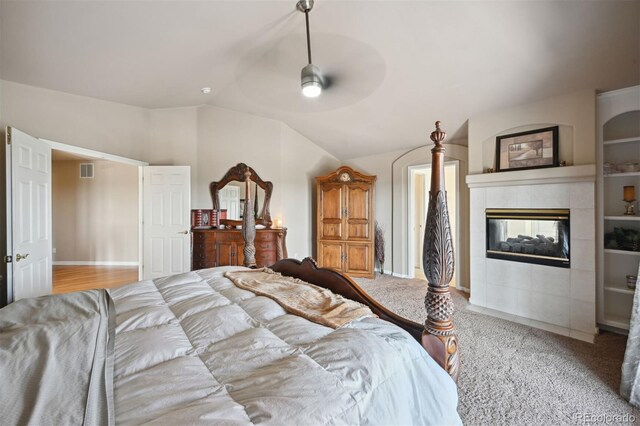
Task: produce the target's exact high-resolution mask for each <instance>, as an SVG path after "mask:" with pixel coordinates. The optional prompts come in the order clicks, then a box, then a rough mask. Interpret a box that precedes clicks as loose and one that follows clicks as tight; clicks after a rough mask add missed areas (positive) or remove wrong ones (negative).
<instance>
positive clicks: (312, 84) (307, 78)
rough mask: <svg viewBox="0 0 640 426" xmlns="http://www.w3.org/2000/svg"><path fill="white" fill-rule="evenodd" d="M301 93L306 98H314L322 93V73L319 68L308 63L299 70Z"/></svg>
mask: <svg viewBox="0 0 640 426" xmlns="http://www.w3.org/2000/svg"><path fill="white" fill-rule="evenodd" d="M301 85H302V94H303V95H304V96H306V97H307V98H315V97H317V96H320V93H322V74H320V68H318V67H317V66H315V65H313V64H309V65H307V66H306V67H304V68H302V72H301Z"/></svg>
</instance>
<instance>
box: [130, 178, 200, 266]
mask: <svg viewBox="0 0 640 426" xmlns="http://www.w3.org/2000/svg"><path fill="white" fill-rule="evenodd" d="M143 179H144V180H143V194H144V195H143V198H144V205H143V211H144V213H143V218H144V219H143V222H144V225H143V239H144V241H143V259H142V260H143V264H142V268H143V274H142V275H143V279H151V278H158V277H164V276H166V275H173V274H179V273H181V272H187V271H189V270H191V262H190V260H191V235H190V232H189V230H190V228H191V210H190V209H191V169H190V167H189V166H147V167H144V178H143Z"/></svg>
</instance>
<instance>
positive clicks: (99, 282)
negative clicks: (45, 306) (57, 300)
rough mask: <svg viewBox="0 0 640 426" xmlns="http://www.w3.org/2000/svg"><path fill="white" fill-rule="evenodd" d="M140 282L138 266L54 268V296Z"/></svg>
mask: <svg viewBox="0 0 640 426" xmlns="http://www.w3.org/2000/svg"><path fill="white" fill-rule="evenodd" d="M134 281H138V267H137V266H54V267H53V294H61V293H71V292H72V291H82V290H91V289H94V288H112V287H117V286H119V285H122V284H128V283H131V282H134Z"/></svg>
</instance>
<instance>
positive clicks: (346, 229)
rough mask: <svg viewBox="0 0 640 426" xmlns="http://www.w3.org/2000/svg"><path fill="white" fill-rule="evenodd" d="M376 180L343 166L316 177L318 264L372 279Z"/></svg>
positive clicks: (373, 177)
mask: <svg viewBox="0 0 640 426" xmlns="http://www.w3.org/2000/svg"><path fill="white" fill-rule="evenodd" d="M375 181H376V177H375V176H367V175H364V174H362V173H359V172H357V171H355V170H353V169H351V168H350V167H346V166H344V167H340V168H339V169H338V170H336V171H335V172H333V173H331V174H329V175H326V176H320V177H317V178H316V185H317V196H318V204H317V206H318V207H317V209H318V210H317V219H318V220H317V224H318V241H317V243H318V244H317V249H318V254H317V257H318V264H319V265H320V266H322V267H325V268H332V269H335V270H337V271H340V272H344V273H347V274H348V275H351V276H354V277H367V278H373V276H374V257H373V256H374V247H373V243H374V220H375V219H374V215H373V205H374V185H375Z"/></svg>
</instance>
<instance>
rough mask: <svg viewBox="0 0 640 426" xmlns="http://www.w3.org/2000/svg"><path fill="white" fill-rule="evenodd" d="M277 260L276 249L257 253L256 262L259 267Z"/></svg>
mask: <svg viewBox="0 0 640 426" xmlns="http://www.w3.org/2000/svg"><path fill="white" fill-rule="evenodd" d="M276 261H277V256H276V252H275V251H263V252H258V253H256V263H257V264H258V266H259V267H262V266H269V265H273V264H274V263H276Z"/></svg>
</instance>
